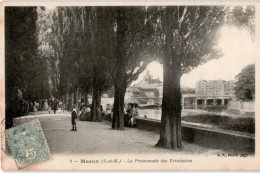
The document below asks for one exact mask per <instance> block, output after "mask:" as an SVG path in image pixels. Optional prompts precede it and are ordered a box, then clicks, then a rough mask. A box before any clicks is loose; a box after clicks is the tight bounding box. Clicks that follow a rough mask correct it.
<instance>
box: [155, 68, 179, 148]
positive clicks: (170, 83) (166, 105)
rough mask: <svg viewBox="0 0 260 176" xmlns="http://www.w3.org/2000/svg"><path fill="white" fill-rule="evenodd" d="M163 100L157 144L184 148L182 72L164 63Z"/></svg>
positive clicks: (165, 146)
mask: <svg viewBox="0 0 260 176" xmlns="http://www.w3.org/2000/svg"><path fill="white" fill-rule="evenodd" d="M163 69H164V80H163V102H162V116H161V129H160V139H159V141H158V143H157V144H156V146H158V147H163V148H172V149H176V148H182V139H181V109H182V108H181V96H182V95H181V87H180V78H181V76H180V75H181V74H180V73H178V72H177V71H176V70H174V69H173V67H171V64H164V67H163Z"/></svg>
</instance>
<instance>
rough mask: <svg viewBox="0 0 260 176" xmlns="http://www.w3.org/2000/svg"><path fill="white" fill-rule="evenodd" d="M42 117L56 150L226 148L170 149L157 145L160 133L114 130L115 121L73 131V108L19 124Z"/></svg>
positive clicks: (134, 151) (188, 151)
mask: <svg viewBox="0 0 260 176" xmlns="http://www.w3.org/2000/svg"><path fill="white" fill-rule="evenodd" d="M35 118H37V119H39V120H40V122H41V125H42V128H43V131H44V133H45V137H46V139H47V142H48V144H49V147H50V151H51V153H52V154H81V153H82V154H83V153H84V154H109V153H124V154H128V153H129V154H147V153H151V154H152V153H157V154H158V153H162V154H168V153H169V154H177V155H183V154H185V155H187V154H189V155H190V154H191V155H197V154H202V155H216V154H218V153H226V152H225V151H222V150H216V149H210V148H205V147H202V146H198V145H195V144H191V143H187V142H183V146H184V148H183V149H182V150H169V149H162V148H157V147H155V144H156V143H157V141H158V139H159V134H158V133H156V132H150V131H145V130H139V129H135V128H126V129H125V130H124V131H118V130H112V129H111V122H108V121H103V122H88V121H79V120H78V121H77V128H78V131H76V132H75V131H70V129H71V117H70V113H69V112H65V113H59V114H44V113H43V112H41V113H38V114H37V115H30V116H27V117H26V116H25V117H22V118H17V120H16V124H19V123H23V122H26V121H29V120H32V119H35Z"/></svg>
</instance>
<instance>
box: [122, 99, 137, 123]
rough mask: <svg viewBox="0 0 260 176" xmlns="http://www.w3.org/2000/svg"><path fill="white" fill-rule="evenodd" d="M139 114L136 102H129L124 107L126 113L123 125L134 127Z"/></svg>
mask: <svg viewBox="0 0 260 176" xmlns="http://www.w3.org/2000/svg"><path fill="white" fill-rule="evenodd" d="M138 116H139V114H138V104H136V103H129V104H128V107H127V109H126V113H125V116H124V122H125V126H128V127H135V126H136V118H137V117H138Z"/></svg>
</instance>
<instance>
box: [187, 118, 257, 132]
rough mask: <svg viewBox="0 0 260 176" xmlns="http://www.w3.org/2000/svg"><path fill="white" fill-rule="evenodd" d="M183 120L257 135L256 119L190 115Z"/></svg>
mask: <svg viewBox="0 0 260 176" xmlns="http://www.w3.org/2000/svg"><path fill="white" fill-rule="evenodd" d="M182 120H185V121H187V122H193V123H201V124H210V125H214V126H216V127H217V128H221V129H227V130H232V131H240V132H246V133H251V134H254V133H255V119H254V118H251V117H243V118H232V117H229V116H220V115H210V114H203V115H189V116H183V117H182Z"/></svg>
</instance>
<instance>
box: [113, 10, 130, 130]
mask: <svg viewBox="0 0 260 176" xmlns="http://www.w3.org/2000/svg"><path fill="white" fill-rule="evenodd" d="M116 13H117V35H116V50H115V57H116V75H115V80H114V87H115V97H114V108H113V121H112V128H113V129H118V130H123V129H124V97H125V92H126V86H127V74H126V51H127V50H126V36H127V35H126V32H127V24H126V19H127V15H126V10H125V9H124V8H123V7H118V8H117V10H116Z"/></svg>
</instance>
